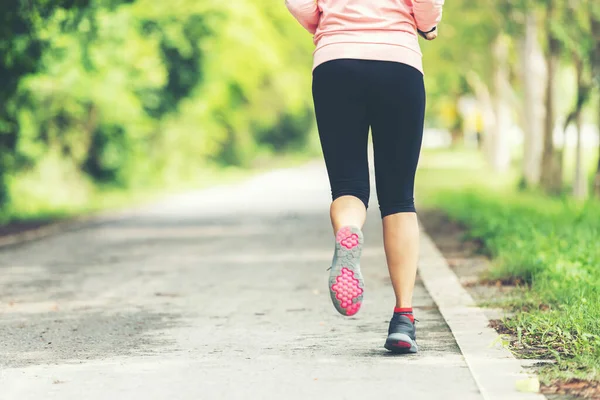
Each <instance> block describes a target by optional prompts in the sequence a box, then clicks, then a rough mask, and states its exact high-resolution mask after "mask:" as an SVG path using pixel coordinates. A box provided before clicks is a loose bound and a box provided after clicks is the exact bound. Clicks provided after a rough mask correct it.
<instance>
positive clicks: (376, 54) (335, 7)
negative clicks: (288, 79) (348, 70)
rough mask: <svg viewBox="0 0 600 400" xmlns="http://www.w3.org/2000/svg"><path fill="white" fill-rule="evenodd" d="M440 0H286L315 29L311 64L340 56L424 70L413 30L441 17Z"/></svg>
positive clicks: (306, 25)
mask: <svg viewBox="0 0 600 400" xmlns="http://www.w3.org/2000/svg"><path fill="white" fill-rule="evenodd" d="M443 4H444V0H286V5H287V7H288V9H289V10H290V12H291V13H292V15H293V16H294V17H295V18H296V19H297V20H298V22H300V24H301V25H302V26H303V27H304V28H305V29H306V30H308V31H309V32H310V33H312V34H314V42H315V45H316V46H317V48H316V50H315V52H314V62H313V69H314V68H316V67H317V66H319V65H320V64H322V63H324V62H326V61H330V60H335V59H339V58H358V59H367V60H381V61H396V62H401V63H404V64H408V65H411V66H413V67H415V68H416V69H418V70H419V71H421V72H423V65H422V61H421V58H422V55H421V49H420V47H419V40H418V36H417V29H419V30H421V31H423V32H428V31H430V30H431V29H433V28H434V27H436V26H437V24H438V23H439V22H440V21H441V19H442V6H443Z"/></svg>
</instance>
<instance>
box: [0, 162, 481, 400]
mask: <svg viewBox="0 0 600 400" xmlns="http://www.w3.org/2000/svg"><path fill="white" fill-rule="evenodd" d="M329 200H330V197H329V190H328V183H327V177H326V175H325V171H324V166H323V165H322V164H321V163H314V164H310V165H307V166H303V167H301V168H294V169H287V170H280V171H274V172H271V173H268V174H264V175H261V176H258V177H255V178H252V179H250V180H248V181H245V182H243V183H239V184H235V185H230V186H223V187H215V188H212V189H209V190H203V191H198V192H195V193H189V194H186V195H182V196H177V197H174V198H171V199H169V200H165V201H163V202H160V203H157V204H154V205H152V206H146V207H143V208H140V209H138V210H135V211H131V212H127V213H124V214H122V215H119V216H113V217H107V218H105V219H103V220H101V221H99V222H95V223H89V224H85V225H84V226H79V227H77V228H76V229H71V230H67V231H65V232H62V233H60V234H57V235H53V236H51V237H48V238H45V239H41V240H38V241H35V242H29V243H24V244H20V245H14V246H9V247H5V248H2V249H0V357H1V358H0V399H2V400H29V399H35V400H38V399H39V400H42V399H43V400H53V399H60V400H70V399H74V400H75V399H77V400H81V399H84V400H95V399H111V400H117V399H127V400H136V399H144V400H146V399H169V400H174V399H186V400H187V399H190V400H191V399H194V400H197V399H282V398H283V399H307V398H310V399H321V398H330V399H365V398H369V399H388V398H407V399H442V398H448V399H465V400H466V399H481V395H480V394H479V392H478V389H477V386H476V385H475V382H474V380H473V378H472V376H471V374H470V371H469V369H468V368H467V366H466V364H465V362H464V359H463V357H462V355H461V353H460V350H459V349H458V346H457V345H456V342H455V341H454V338H453V336H452V333H451V332H450V331H449V329H448V327H447V325H446V324H445V322H444V320H443V318H442V317H441V315H440V314H439V312H438V310H437V307H436V305H435V304H434V302H433V300H432V299H431V297H430V296H429V294H428V293H427V292H426V290H425V289H424V287H423V285H422V284H421V283H420V282H419V283H418V285H417V288H416V293H415V314H416V317H417V319H418V323H417V329H418V330H417V341H418V343H419V347H420V352H419V353H418V354H416V355H391V354H390V353H388V352H387V350H385V349H384V348H383V345H384V342H385V338H386V334H387V328H388V322H389V319H390V318H391V316H392V312H393V306H394V299H393V292H392V287H391V284H390V282H389V277H388V274H387V268H386V264H385V256H384V253H383V245H382V238H381V221H380V219H379V214H378V210H377V207H376V204H377V203H376V199H375V198H372V200H371V209H370V212H369V220H368V222H367V224H366V226H365V228H364V235H365V248H364V252H363V258H362V260H361V265H362V270H363V274H364V279H365V285H366V290H365V298H364V304H363V307H362V309H361V311H360V312H359V313H358V314H357V315H356V316H354V317H350V318H348V317H343V316H341V315H339V314H338V313H337V312H336V311H335V309H334V308H333V306H332V304H331V300H330V298H329V293H328V291H327V279H328V272H327V268H328V267H329V265H330V262H331V258H332V255H333V253H332V252H333V248H334V238H333V234H332V232H331V227H330V224H329V220H328V205H329Z"/></svg>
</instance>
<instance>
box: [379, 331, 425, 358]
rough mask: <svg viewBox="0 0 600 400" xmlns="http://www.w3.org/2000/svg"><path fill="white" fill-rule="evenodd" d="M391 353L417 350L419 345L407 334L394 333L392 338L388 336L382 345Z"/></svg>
mask: <svg viewBox="0 0 600 400" xmlns="http://www.w3.org/2000/svg"><path fill="white" fill-rule="evenodd" d="M383 347H385V348H386V349H387V350H389V351H391V352H392V353H397V354H408V353H416V352H417V351H419V346H417V343H416V342H415V341H414V340H412V339H411V338H410V337H409V336H408V335H405V334H404V333H396V334H394V335H393V337H392V338H388V339H387V340H386V341H385V345H384V346H383Z"/></svg>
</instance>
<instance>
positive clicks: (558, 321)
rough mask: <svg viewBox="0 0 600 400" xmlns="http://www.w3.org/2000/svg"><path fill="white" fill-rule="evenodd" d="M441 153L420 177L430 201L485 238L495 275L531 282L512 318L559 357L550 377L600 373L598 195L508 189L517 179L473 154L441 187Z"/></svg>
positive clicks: (534, 342) (526, 336) (511, 323)
mask: <svg viewBox="0 0 600 400" xmlns="http://www.w3.org/2000/svg"><path fill="white" fill-rule="evenodd" d="M441 157H444V155H433V156H432V155H427V154H426V155H425V157H424V160H425V170H424V171H422V172H421V176H422V177H424V178H426V181H425V182H423V181H422V182H421V183H420V185H424V186H425V188H422V190H423V191H425V192H426V193H427V194H428V196H429V201H430V204H429V205H432V206H436V207H440V208H442V209H443V210H445V211H446V212H447V213H448V214H449V215H450V216H451V217H452V218H454V219H456V220H458V221H460V222H462V223H464V224H465V225H466V226H468V227H469V236H470V237H473V238H478V239H481V240H482V241H483V242H484V244H485V246H486V248H487V249H488V251H489V252H490V254H491V255H492V257H493V259H494V266H493V269H492V270H491V271H490V277H491V278H495V279H502V280H505V279H506V280H515V279H518V280H520V281H521V282H525V283H526V284H527V285H528V286H529V288H530V291H529V294H528V298H527V301H525V302H522V301H520V302H519V303H518V304H515V311H517V314H516V317H515V318H511V319H507V320H506V324H507V326H508V327H510V328H512V329H513V330H514V331H517V332H521V337H520V340H521V341H522V343H524V344H525V345H528V346H533V347H541V348H542V349H545V351H546V355H549V356H552V357H554V358H556V359H557V361H558V362H557V364H556V365H555V366H552V367H550V369H549V370H547V371H546V377H548V378H552V377H556V376H560V377H563V378H569V377H579V378H586V379H596V380H598V379H600V362H599V360H600V268H599V266H600V246H598V238H599V237H600V224H599V223H598V221H600V203H598V202H596V201H590V202H589V203H587V204H583V205H582V204H579V203H576V202H574V201H572V200H570V199H567V198H565V199H552V198H548V197H547V196H544V195H542V194H538V193H531V192H520V193H517V192H514V191H513V190H511V189H507V188H510V187H514V186H512V185H502V186H500V187H498V186H494V184H495V183H494V184H492V183H490V181H494V179H490V176H489V172H487V171H484V172H483V173H482V172H481V171H479V170H478V168H476V167H475V166H476V165H477V163H476V162H475V163H472V164H471V168H466V166H463V165H461V166H459V168H456V169H454V170H452V172H451V173H452V174H454V175H455V176H457V174H460V179H458V180H457V179H454V180H452V182H453V186H451V187H448V188H443V187H442V188H441V189H440V185H437V184H436V182H439V181H445V180H446V179H447V175H448V173H447V171H446V169H447V168H443V169H442V168H440V169H439V170H436V169H432V168H431V166H432V165H433V161H432V160H431V159H432V158H433V159H434V160H440V159H441ZM454 158H462V156H461V155H459V156H454ZM440 166H441V164H440ZM481 174H483V176H485V177H486V178H487V181H486V180H483V179H480V175H481ZM540 305H541V307H540Z"/></svg>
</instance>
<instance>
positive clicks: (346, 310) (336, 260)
mask: <svg viewBox="0 0 600 400" xmlns="http://www.w3.org/2000/svg"><path fill="white" fill-rule="evenodd" d="M362 246H363V234H362V232H361V230H360V229H359V228H356V227H344V228H342V229H340V230H339V232H338V233H337V235H336V238H335V254H334V256H333V262H332V265H331V272H330V274H329V294H330V295H331V301H332V302H333V306H334V307H335V309H336V310H337V311H338V312H339V313H340V314H342V315H345V316H348V317H349V316H352V315H354V314H356V313H357V312H358V310H360V307H361V305H362V301H363V294H364V288H365V284H364V281H363V277H362V274H361V272H360V256H361V254H362Z"/></svg>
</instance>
